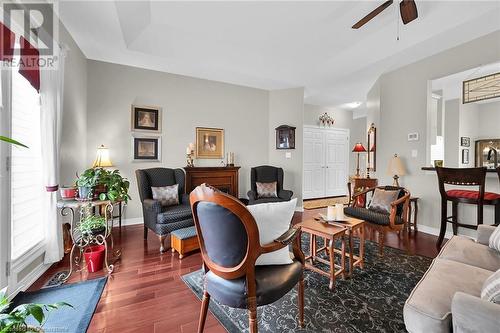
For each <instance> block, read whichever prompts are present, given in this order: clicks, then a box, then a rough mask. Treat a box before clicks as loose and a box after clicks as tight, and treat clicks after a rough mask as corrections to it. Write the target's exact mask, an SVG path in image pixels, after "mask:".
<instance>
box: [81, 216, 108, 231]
mask: <svg viewBox="0 0 500 333" xmlns="http://www.w3.org/2000/svg"><path fill="white" fill-rule="evenodd" d="M78 228H79V229H80V232H81V233H82V234H91V235H96V234H98V233H101V232H103V231H104V230H105V229H106V219H105V218H104V217H103V216H95V215H88V216H85V217H84V218H83V219H82V221H81V222H80V224H79V225H78Z"/></svg>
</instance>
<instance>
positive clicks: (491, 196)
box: [446, 190, 500, 201]
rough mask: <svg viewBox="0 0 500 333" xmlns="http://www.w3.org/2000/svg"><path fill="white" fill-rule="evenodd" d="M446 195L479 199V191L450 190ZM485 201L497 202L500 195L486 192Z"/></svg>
mask: <svg viewBox="0 0 500 333" xmlns="http://www.w3.org/2000/svg"><path fill="white" fill-rule="evenodd" d="M446 194H447V195H448V196H449V197H451V198H465V199H475V200H477V199H478V198H479V191H471V190H448V191H446ZM484 200H487V201H495V200H500V194H498V193H493V192H484Z"/></svg>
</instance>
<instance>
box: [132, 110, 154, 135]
mask: <svg viewBox="0 0 500 333" xmlns="http://www.w3.org/2000/svg"><path fill="white" fill-rule="evenodd" d="M132 131H144V132H155V133H161V108H159V107H154V106H138V105H132Z"/></svg>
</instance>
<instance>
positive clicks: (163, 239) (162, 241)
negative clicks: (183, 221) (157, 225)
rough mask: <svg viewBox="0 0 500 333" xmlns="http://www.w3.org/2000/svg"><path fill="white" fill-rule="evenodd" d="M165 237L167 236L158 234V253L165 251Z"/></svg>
mask: <svg viewBox="0 0 500 333" xmlns="http://www.w3.org/2000/svg"><path fill="white" fill-rule="evenodd" d="M165 238H167V236H158V239H159V240H160V253H163V252H165Z"/></svg>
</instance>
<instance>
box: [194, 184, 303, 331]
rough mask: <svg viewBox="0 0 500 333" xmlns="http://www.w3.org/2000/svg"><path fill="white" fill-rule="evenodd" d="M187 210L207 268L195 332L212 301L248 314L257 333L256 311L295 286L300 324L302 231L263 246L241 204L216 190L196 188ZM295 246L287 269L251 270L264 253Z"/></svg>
mask: <svg viewBox="0 0 500 333" xmlns="http://www.w3.org/2000/svg"><path fill="white" fill-rule="evenodd" d="M190 201H191V208H192V211H193V217H194V223H195V226H196V230H197V234H198V240H199V242H200V247H201V254H202V258H203V267H204V269H205V276H204V280H205V281H204V282H205V283H204V290H203V300H202V305H201V313H200V321H199V325H198V332H200V333H201V332H203V328H204V325H205V319H206V316H207V311H208V305H209V302H210V299H211V298H213V299H215V300H216V301H217V302H219V303H221V304H224V305H227V306H229V307H233V308H240V309H248V311H249V327H250V332H251V333H255V332H257V306H261V305H266V304H270V303H273V302H275V301H277V300H278V299H280V298H281V297H283V296H284V295H285V294H286V293H288V292H289V291H290V290H291V289H292V288H293V287H294V286H295V285H298V297H297V299H298V307H299V313H298V321H299V325H300V327H302V326H303V323H304V277H303V271H304V254H303V253H302V251H301V250H300V243H299V237H300V229H299V228H293V227H292V228H290V229H289V230H288V231H287V232H285V233H284V234H283V235H282V236H280V237H279V238H277V239H276V240H275V241H273V242H272V243H269V244H263V245H261V244H260V242H259V230H258V228H257V224H256V223H255V220H254V218H253V216H252V214H251V213H250V212H249V211H248V209H247V208H246V207H245V205H244V204H242V203H241V202H240V201H239V200H237V199H236V198H233V197H231V196H229V195H227V194H225V193H222V192H220V191H219V190H217V189H215V188H213V187H211V186H208V185H205V184H203V185H201V186H198V187H197V188H196V189H195V190H194V191H192V192H191V194H190ZM290 243H292V244H293V246H292V248H293V253H294V256H295V259H294V260H293V263H291V264H288V265H265V266H255V261H256V259H257V258H258V257H259V255H260V254H262V253H269V252H273V251H276V250H279V249H281V248H284V247H287V246H288V245H289V244H290Z"/></svg>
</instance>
